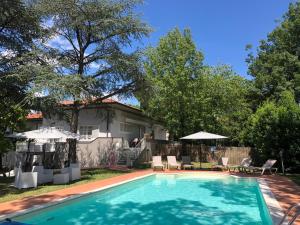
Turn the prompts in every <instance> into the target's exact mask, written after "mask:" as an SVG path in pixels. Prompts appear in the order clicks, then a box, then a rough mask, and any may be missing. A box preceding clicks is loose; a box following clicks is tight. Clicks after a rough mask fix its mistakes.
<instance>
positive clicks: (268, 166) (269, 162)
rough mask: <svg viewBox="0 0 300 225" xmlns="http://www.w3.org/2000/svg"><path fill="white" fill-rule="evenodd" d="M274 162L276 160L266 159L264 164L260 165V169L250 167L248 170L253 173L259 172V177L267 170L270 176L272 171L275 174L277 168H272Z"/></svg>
mask: <svg viewBox="0 0 300 225" xmlns="http://www.w3.org/2000/svg"><path fill="white" fill-rule="evenodd" d="M276 162H277V160H275V159H268V160H267V161H266V162H265V164H264V165H262V167H254V166H250V167H249V170H252V171H253V172H255V171H261V175H263V174H264V172H265V171H266V170H269V171H270V174H272V170H274V171H275V173H276V172H277V169H278V168H275V167H273V166H274V164H275V163H276Z"/></svg>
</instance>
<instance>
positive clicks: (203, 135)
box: [180, 131, 227, 140]
mask: <svg viewBox="0 0 300 225" xmlns="http://www.w3.org/2000/svg"><path fill="white" fill-rule="evenodd" d="M225 138H227V137H225V136H222V135H218V134H212V133H208V132H204V131H200V132H198V133H194V134H190V135H188V136H185V137H182V138H180V139H183V140H212V139H215V140H216V139H225Z"/></svg>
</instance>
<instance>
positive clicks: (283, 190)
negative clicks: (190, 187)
mask: <svg viewBox="0 0 300 225" xmlns="http://www.w3.org/2000/svg"><path fill="white" fill-rule="evenodd" d="M174 172H175V173H178V172H180V173H187V172H193V173H201V174H203V175H211V176H213V175H225V174H229V173H228V172H213V171H187V170H183V171H178V170H176V171H174V170H173V171H166V172H156V173H174ZM151 173H153V171H152V170H142V171H135V172H132V173H128V174H124V175H120V176H117V177H112V178H108V179H105V180H100V181H95V182H91V183H87V184H82V185H78V186H74V187H69V188H65V189H61V190H57V191H53V192H50V193H48V194H43V195H39V196H34V197H27V198H23V199H21V200H14V201H10V202H4V203H0V216H3V215H5V214H11V213H16V212H19V211H22V210H26V209H29V208H31V207H33V206H37V205H43V204H46V203H50V202H55V201H58V200H60V199H62V198H66V197H72V196H76V195H79V194H82V193H85V192H90V191H93V190H97V189H100V188H105V187H106V186H110V185H114V184H117V183H120V182H124V181H128V180H131V179H134V178H138V177H141V176H145V175H148V174H151ZM231 174H233V175H237V176H242V177H253V175H245V174H240V173H231ZM254 177H260V178H265V179H266V180H267V182H268V184H269V187H270V189H271V190H272V192H273V194H274V196H275V197H276V199H277V201H278V202H279V204H280V206H281V207H282V209H283V210H286V209H287V208H288V207H289V206H290V205H291V204H295V203H298V202H300V187H299V186H298V185H296V184H295V183H294V182H292V181H291V180H289V179H288V178H286V177H282V176H277V175H263V176H258V175H254ZM295 224H297V225H300V219H298V220H297V222H296V223H295Z"/></svg>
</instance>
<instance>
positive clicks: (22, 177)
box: [14, 167, 37, 189]
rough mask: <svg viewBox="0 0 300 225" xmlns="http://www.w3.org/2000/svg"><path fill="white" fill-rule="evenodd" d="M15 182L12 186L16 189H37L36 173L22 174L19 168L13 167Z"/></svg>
mask: <svg viewBox="0 0 300 225" xmlns="http://www.w3.org/2000/svg"><path fill="white" fill-rule="evenodd" d="M14 171H15V182H14V186H15V187H16V188H18V189H22V188H32V187H34V188H36V187H37V172H22V169H21V167H19V168H17V167H15V170H14Z"/></svg>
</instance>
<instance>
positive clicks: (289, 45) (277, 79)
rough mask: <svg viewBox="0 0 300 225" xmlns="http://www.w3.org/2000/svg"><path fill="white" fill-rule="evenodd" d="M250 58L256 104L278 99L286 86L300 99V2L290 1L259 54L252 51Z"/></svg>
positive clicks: (262, 43)
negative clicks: (280, 20) (253, 53)
mask: <svg viewBox="0 0 300 225" xmlns="http://www.w3.org/2000/svg"><path fill="white" fill-rule="evenodd" d="M247 61H248V63H249V73H250V74H251V75H252V76H253V77H254V84H255V86H254V87H255V88H254V90H253V99H254V102H255V105H256V106H258V105H259V104H260V103H262V102H263V101H264V100H266V99H269V98H270V99H279V98H280V96H281V93H282V91H285V90H292V91H293V93H294V95H295V99H296V101H297V102H298V103H300V2H296V3H294V4H292V3H291V4H290V6H289V10H288V12H287V13H286V14H285V15H284V16H283V20H282V22H281V23H280V24H279V25H278V26H277V27H276V28H275V29H274V30H273V31H272V32H271V33H270V34H269V35H268V38H267V40H262V41H261V44H260V46H259V48H258V53H257V56H256V57H254V56H253V55H252V54H250V55H249V57H248V60H247Z"/></svg>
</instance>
